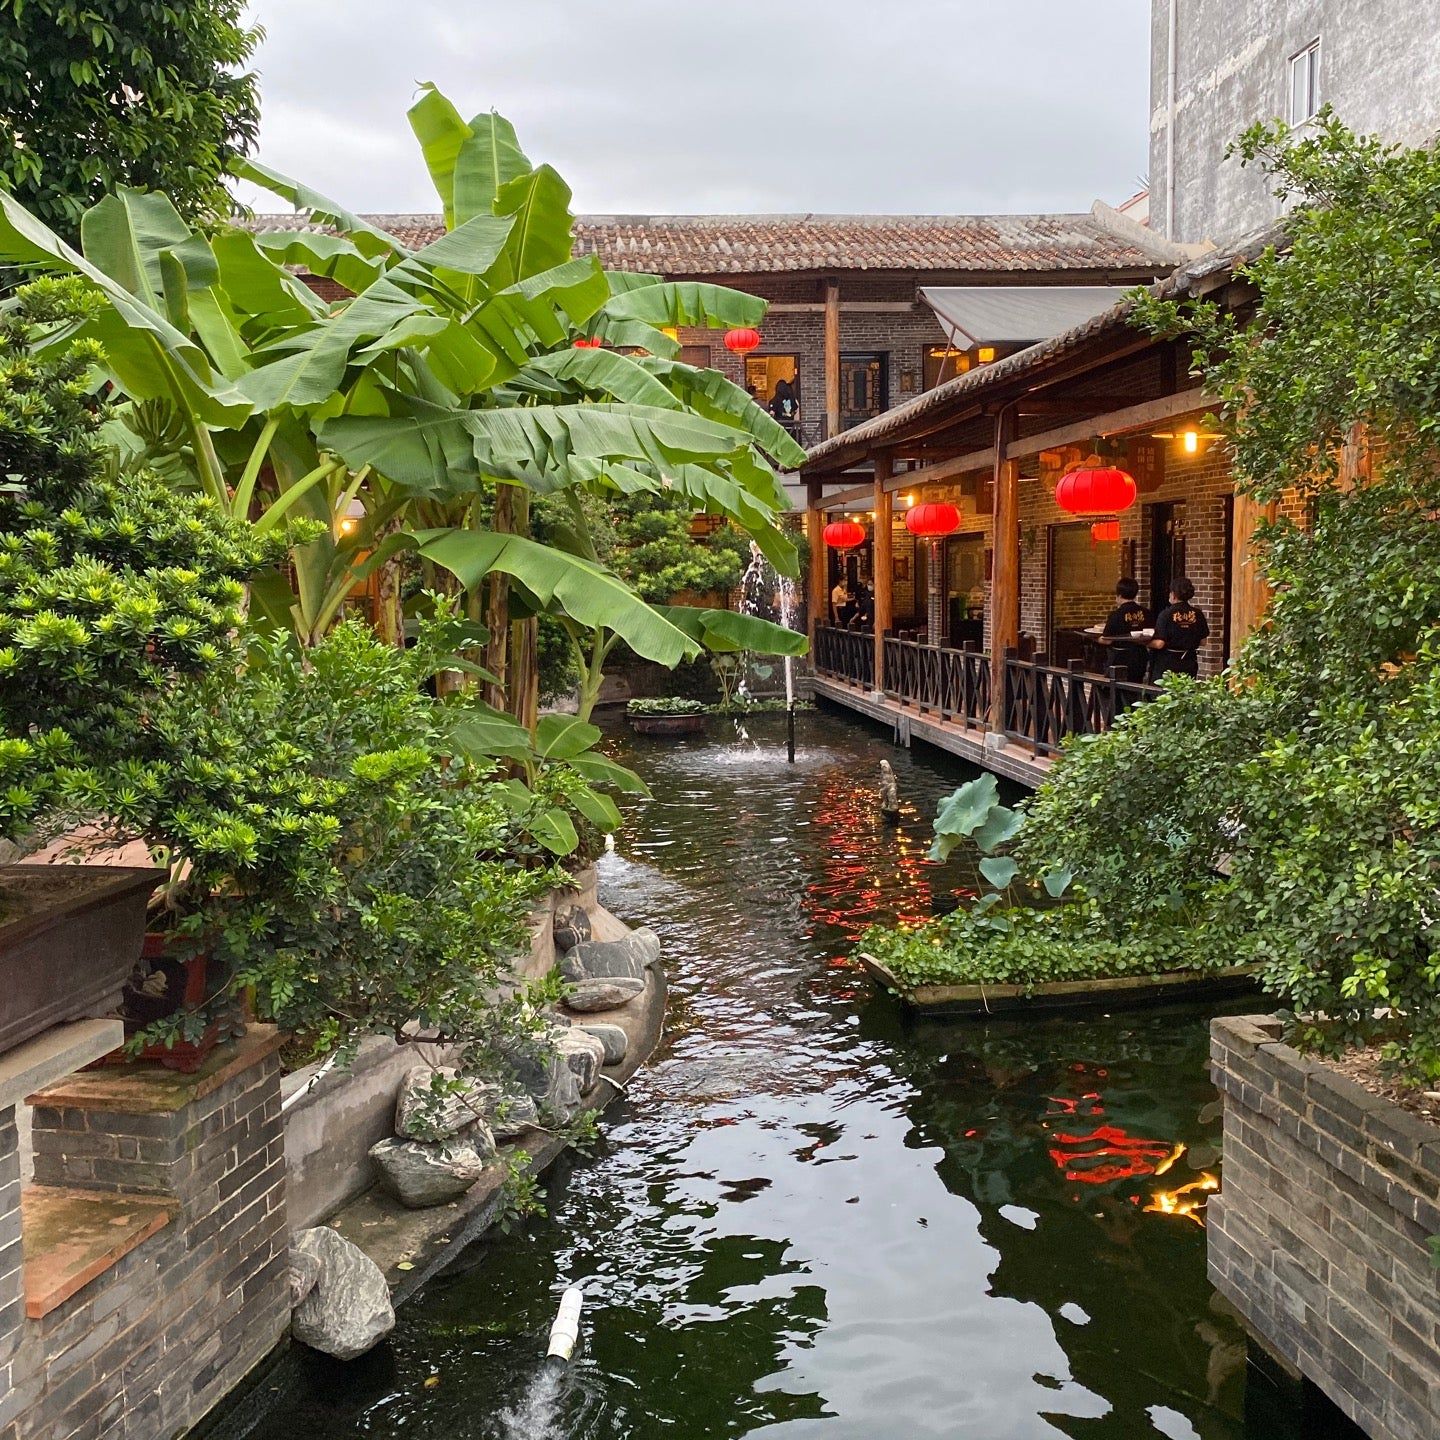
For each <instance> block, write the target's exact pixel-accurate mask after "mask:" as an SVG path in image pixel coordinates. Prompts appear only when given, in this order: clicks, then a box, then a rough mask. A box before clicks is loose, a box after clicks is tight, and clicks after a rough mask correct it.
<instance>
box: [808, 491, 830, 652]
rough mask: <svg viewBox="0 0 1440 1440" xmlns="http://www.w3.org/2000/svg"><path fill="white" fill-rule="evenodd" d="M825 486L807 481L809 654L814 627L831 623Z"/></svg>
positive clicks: (813, 643)
mask: <svg viewBox="0 0 1440 1440" xmlns="http://www.w3.org/2000/svg"><path fill="white" fill-rule="evenodd" d="M824 494H825V486H824V484H823V483H822V482H821V481H819V480H807V481H806V482H805V540H806V543H807V544H808V546H809V548H810V585H809V593H808V595H807V596H806V600H805V610H806V617H807V623H806V627H805V628H806V632H807V633H808V634H809V636H810V653H811V656H812V658H813V656H814V653H815V627H816V626H817V625H828V624H829V623H830V557H829V555H827V554H826V552H825V540H824V533H823V532H824V529H825V511H824V510H823V509H821V506H822V505H823V503H824Z"/></svg>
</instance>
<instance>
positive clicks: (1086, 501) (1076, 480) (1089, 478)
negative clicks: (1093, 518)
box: [1055, 465, 1140, 515]
mask: <svg viewBox="0 0 1440 1440" xmlns="http://www.w3.org/2000/svg"><path fill="white" fill-rule="evenodd" d="M1139 493H1140V492H1139V490H1138V489H1137V488H1136V485H1135V481H1134V479H1133V478H1132V477H1131V476H1129V475H1127V474H1126V473H1125V472H1124V471H1123V470H1116V469H1115V468H1114V467H1113V466H1109V465H1102V466H1099V467H1097V468H1096V469H1093V470H1071V471H1069V472H1068V473H1067V474H1064V475H1062V476H1061V477H1060V483H1059V484H1058V485H1057V486H1056V487H1055V503H1056V504H1057V505H1058V506H1059V507H1060V508H1061V509H1062V510H1068V511H1069V512H1070V513H1071V514H1072V515H1107V514H1108V515H1114V514H1117V513H1118V512H1119V511H1121V510H1128V509H1129V508H1130V507H1131V506H1132V505H1133V504H1134V503H1135V497H1136V495H1138V494H1139Z"/></svg>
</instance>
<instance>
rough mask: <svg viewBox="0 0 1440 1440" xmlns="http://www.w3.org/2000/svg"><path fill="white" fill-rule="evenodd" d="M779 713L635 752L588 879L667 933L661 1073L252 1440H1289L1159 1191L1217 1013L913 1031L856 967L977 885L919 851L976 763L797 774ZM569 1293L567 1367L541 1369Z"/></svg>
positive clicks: (826, 747)
mask: <svg viewBox="0 0 1440 1440" xmlns="http://www.w3.org/2000/svg"><path fill="white" fill-rule="evenodd" d="M782 723H783V721H782V719H781V717H764V718H763V719H762V720H756V721H753V722H750V725H749V729H750V735H749V737H748V738H747V737H745V736H741V735H737V734H736V731H735V727H734V726H732V725H730V724H728V723H726V724H725V725H723V726H722V725H721V724H720V722H715V730H714V733H713V734H712V736H711V738H710V739H709V740H707V741H704V742H701V741H695V742H680V743H677V742H674V741H651V742H645V741H640V740H636V741H632V740H630V739H629V737H628V736H625V737H622V738H621V739H620V740H619V745H620V748H621V750H622V751H623V752H624V754H623V756H622V758H625V759H626V760H628V761H629V763H632V764H634V765H635V766H636V768H638V769H639V770H641V771H642V772H643V773H644V775H645V776H646V778H647V779H648V780H649V782H650V784H651V786H652V788H653V790H654V792H655V798H654V800H653V801H651V802H649V803H648V804H646V805H644V806H643V807H641V808H640V809H639V811H638V812H637V813H636V814H635V816H634V817H633V821H632V824H631V825H630V826H629V827H628V829H627V830H626V832H625V834H624V836H623V838H622V840H621V842H620V846H619V853H617V854H614V855H610V856H607V857H606V858H605V860H604V861H603V862H602V865H601V895H602V899H603V900H604V901H605V903H606V904H608V905H609V906H610V908H611V909H613V910H615V911H616V912H617V913H619V914H620V915H622V916H623V917H625V918H626V919H629V920H631V921H632V922H634V923H649V924H651V925H653V926H654V927H655V929H657V930H658V931H659V932H660V934H661V936H662V937H663V939H664V942H665V953H666V962H667V967H668V970H669V973H670V976H671V981H672V987H673V990H672V1005H671V1015H670V1026H669V1031H668V1034H667V1038H666V1040H665V1042H664V1044H663V1046H662V1048H661V1050H660V1052H659V1053H658V1055H657V1056H656V1059H655V1063H654V1064H653V1065H652V1066H650V1067H649V1068H648V1069H646V1070H645V1071H643V1072H642V1073H641V1074H640V1075H639V1076H637V1077H636V1079H635V1081H634V1082H633V1083H632V1085H631V1088H630V1092H629V1095H628V1096H627V1097H626V1098H625V1099H624V1100H623V1101H622V1102H621V1103H620V1104H618V1105H617V1106H615V1107H614V1108H613V1109H612V1110H611V1111H610V1112H609V1113H608V1115H607V1119H606V1122H605V1125H604V1135H603V1139H602V1142H601V1144H600V1147H599V1149H598V1150H597V1152H596V1153H595V1154H594V1156H593V1157H591V1158H588V1159H577V1160H574V1161H570V1162H567V1163H565V1164H563V1165H562V1166H561V1167H560V1168H559V1169H558V1171H557V1172H556V1173H554V1175H553V1177H552V1179H551V1182H550V1184H549V1187H548V1194H549V1204H550V1213H549V1215H548V1217H547V1218H545V1219H543V1220H539V1221H536V1222H532V1223H531V1224H530V1226H529V1227H528V1233H527V1234H526V1235H525V1236H523V1237H518V1238H510V1239H499V1240H496V1241H494V1242H490V1243H484V1244H482V1245H480V1246H477V1247H476V1249H475V1250H474V1251H473V1252H472V1254H471V1256H470V1257H468V1262H467V1266H466V1267H465V1269H464V1270H463V1272H461V1273H457V1274H452V1275H449V1276H446V1277H442V1278H440V1279H437V1280H435V1281H433V1282H432V1283H431V1284H430V1285H429V1287H428V1288H427V1289H426V1291H425V1292H424V1294H423V1295H422V1296H421V1298H419V1299H418V1300H417V1301H415V1302H414V1303H413V1304H411V1305H410V1306H408V1307H407V1308H406V1309H404V1310H403V1311H402V1312H401V1315H400V1321H399V1326H398V1328H397V1330H396V1332H395V1335H394V1337H393V1340H392V1341H391V1343H390V1344H389V1345H388V1346H387V1347H386V1348H385V1349H384V1350H383V1351H381V1352H379V1353H378V1354H376V1355H374V1356H371V1357H369V1358H367V1360H366V1361H364V1362H362V1363H361V1364H359V1365H357V1366H352V1367H350V1368H348V1369H346V1370H343V1371H342V1370H340V1369H339V1368H338V1367H326V1366H321V1365H312V1366H309V1367H308V1368H305V1369H304V1371H303V1373H302V1375H301V1377H300V1379H299V1381H298V1383H297V1384H296V1385H294V1386H293V1387H291V1389H290V1391H289V1393H286V1394H283V1395H280V1396H277V1397H276V1398H277V1403H276V1406H275V1409H274V1410H273V1412H272V1414H271V1416H270V1417H269V1418H268V1419H267V1421H266V1422H265V1423H264V1424H263V1425H262V1426H261V1428H260V1430H259V1431H257V1432H256V1434H257V1435H258V1436H259V1437H262V1440H279V1437H281V1436H284V1437H287V1440H288V1437H293V1436H295V1435H297V1434H304V1435H306V1436H308V1437H311V1440H331V1437H339V1436H375V1437H386V1440H399V1437H409V1436H423V1437H425V1440H472V1437H473V1440H480V1437H487V1440H488V1437H531V1440H541V1437H545V1440H550V1437H556V1440H558V1437H595V1440H601V1437H603V1440H622V1437H623V1440H660V1437H680V1440H705V1437H719V1436H742V1435H752V1434H755V1433H757V1432H761V1431H763V1432H764V1433H765V1434H766V1436H767V1437H768V1436H775V1437H777V1440H778V1437H780V1436H784V1437H786V1440H790V1437H801V1436H811V1435H816V1436H823V1437H824V1440H885V1437H931V1436H934V1437H942V1436H943V1437H966V1440H1039V1437H1055V1436H1072V1437H1086V1440H1138V1437H1147V1436H1161V1437H1168V1440H1194V1437H1203V1440H1240V1437H1242V1436H1248V1437H1249V1440H1259V1437H1260V1436H1261V1435H1264V1436H1267V1437H1268V1436H1270V1435H1273V1434H1274V1433H1276V1432H1274V1431H1273V1430H1271V1429H1270V1428H1269V1427H1268V1426H1267V1427H1266V1428H1265V1429H1264V1430H1257V1429H1254V1428H1252V1429H1251V1430H1250V1431H1248V1432H1247V1430H1246V1428H1245V1426H1244V1424H1243V1423H1242V1420H1241V1414H1242V1409H1243V1405H1244V1387H1245V1373H1244V1372H1245V1365H1244V1348H1243V1337H1242V1333H1241V1331H1240V1329H1239V1327H1238V1324H1237V1323H1236V1322H1235V1321H1234V1320H1233V1319H1232V1318H1231V1317H1230V1316H1229V1315H1228V1314H1227V1312H1226V1311H1225V1309H1224V1307H1223V1306H1222V1305H1221V1304H1220V1302H1219V1301H1218V1300H1217V1299H1216V1297H1215V1296H1214V1294H1213V1292H1212V1291H1211V1290H1210V1288H1209V1286H1208V1285H1207V1283H1206V1280H1205V1232H1204V1230H1203V1228H1202V1226H1201V1224H1200V1223H1199V1222H1198V1221H1197V1220H1196V1219H1192V1218H1184V1217H1181V1216H1176V1215H1173V1214H1169V1215H1167V1214H1162V1213H1153V1212H1147V1210H1146V1208H1145V1207H1146V1206H1147V1205H1149V1204H1153V1203H1155V1201H1154V1197H1155V1196H1156V1194H1157V1192H1161V1191H1173V1190H1175V1189H1176V1188H1178V1187H1179V1186H1182V1185H1185V1184H1188V1183H1190V1182H1192V1181H1195V1180H1197V1179H1199V1177H1200V1175H1201V1173H1202V1172H1207V1171H1208V1172H1209V1173H1212V1174H1218V1173H1219V1166H1218V1161H1217V1157H1216V1154H1215V1146H1216V1142H1217V1140H1218V1137H1219V1117H1218V1108H1219V1107H1218V1105H1217V1104H1216V1097H1215V1092H1214V1091H1213V1089H1212V1088H1211V1086H1210V1084H1209V1082H1208V1080H1207V1078H1206V1069H1205V1065H1206V1049H1207V1036H1206V1019H1207V1014H1206V1013H1205V1012H1201V1011H1198V1010H1195V1009H1185V1010H1171V1011H1164V1012H1138V1013H1131V1014H1126V1015H1116V1016H1112V1017H1103V1016H1087V1017H1085V1018H1083V1019H1082V1018H1071V1019H1059V1020H1047V1021H1043V1022H1038V1023H1037V1022H1024V1023H1017V1022H1011V1023H1003V1024H1002V1023H990V1024H988V1025H976V1024H959V1023H952V1024H941V1023H934V1022H930V1023H923V1024H919V1025H915V1024H907V1023H905V1022H904V1021H903V1019H902V1017H901V1016H900V1014H899V1013H898V1011H897V1008H896V1007H895V1005H894V1004H893V1003H892V1002H891V1001H890V1000H889V999H888V998H886V997H884V996H881V995H877V994H876V993H874V992H873V991H872V989H871V988H870V987H869V985H868V983H867V982H866V980H865V979H864V977H863V976H862V975H860V974H858V973H857V972H856V971H855V970H854V969H853V968H851V967H850V965H849V963H848V962H847V961H846V960H845V959H844V958H843V956H844V953H845V951H846V950H847V948H848V945H849V942H850V940H851V938H852V937H853V936H854V935H855V934H856V933H857V931H858V930H859V929H860V928H861V927H862V926H863V925H864V924H865V923H866V922H867V921H868V920H870V919H872V918H875V917H891V916H896V915H900V916H907V915H908V916H918V915H924V914H928V913H930V912H931V911H932V910H933V909H934V908H936V907H940V906H950V905H953V904H955V903H956V901H957V899H959V898H962V897H963V894H964V892H965V879H966V877H965V875H964V873H963V872H962V871H959V870H948V869H939V868H937V867H934V866H931V865H929V864H928V863H927V862H925V860H924V859H923V856H924V851H925V846H926V837H927V832H928V828H929V817H930V816H931V814H932V813H933V810H934V805H935V802H936V801H937V800H938V799H939V798H940V797H941V796H942V795H943V794H945V793H947V792H948V791H949V790H950V789H952V788H953V787H954V785H955V784H957V783H958V782H959V781H960V780H962V779H964V778H967V771H966V770H965V769H964V767H962V766H960V765H959V764H958V762H956V763H950V762H947V761H946V760H944V759H943V758H942V757H938V756H936V755H935V754H934V753H933V752H925V753H924V754H923V755H922V754H921V752H918V751H917V752H915V753H914V754H913V755H912V754H910V753H907V752H905V751H896V750H894V749H893V748H892V747H891V746H890V744H889V743H888V741H887V740H886V739H885V738H883V737H881V736H878V735H875V734H872V733H870V732H868V731H866V730H863V729H860V728H858V727H856V726H855V725H852V724H851V723H849V722H848V721H843V720H840V719H836V718H831V717H827V716H824V715H806V716H802V717H801V719H800V725H801V750H800V755H799V763H798V764H797V765H795V766H793V767H789V766H786V765H785V764H784V763H783V760H784V756H783V749H782V748H781V745H780V737H781V728H780V727H781V725H782ZM882 757H883V758H889V759H890V760H891V761H892V763H893V764H894V765H895V767H896V771H897V773H898V775H899V780H900V788H901V794H902V796H903V797H904V799H905V800H906V802H907V808H908V812H909V813H908V815H907V819H906V821H905V823H904V824H903V825H902V826H901V828H900V829H899V830H898V831H897V830H894V829H888V828H886V827H883V826H881V825H879V824H878V823H877V822H876V821H875V819H874V818H873V792H874V787H875V778H876V774H877V766H878V763H879V761H880V759H881V758H882ZM1181 1145H1183V1146H1185V1147H1186V1149H1185V1151H1184V1153H1183V1154H1180V1155H1179V1158H1178V1159H1174V1160H1173V1163H1171V1164H1170V1165H1169V1167H1168V1168H1166V1160H1167V1158H1168V1157H1172V1156H1174V1155H1175V1154H1176V1153H1177V1147H1178V1146H1181ZM1157 1170H1163V1171H1164V1173H1163V1174H1157V1173H1156V1172H1157ZM577 1283H578V1284H582V1285H583V1286H584V1288H585V1292H586V1309H585V1317H584V1334H585V1339H584V1353H583V1355H581V1356H580V1357H579V1358H578V1359H577V1361H576V1363H575V1365H574V1366H572V1368H571V1370H570V1371H569V1372H568V1374H567V1375H566V1376H565V1377H564V1378H563V1379H562V1380H558V1381H556V1380H546V1379H544V1378H543V1377H542V1376H541V1373H540V1367H539V1357H540V1356H541V1355H542V1354H543V1352H544V1346H545V1336H546V1332H547V1329H548V1326H549V1322H550V1320H551V1317H552V1315H553V1311H554V1307H555V1303H556V1299H557V1296H558V1292H559V1290H560V1289H561V1288H563V1287H564V1286H565V1285H567V1284H577Z"/></svg>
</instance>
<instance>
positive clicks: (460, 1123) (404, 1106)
mask: <svg viewBox="0 0 1440 1440" xmlns="http://www.w3.org/2000/svg"><path fill="white" fill-rule="evenodd" d="M437 1080H438V1082H439V1085H440V1088H439V1089H438V1090H437V1089H436V1088H435V1086H436V1082H437ZM499 1098H500V1089H499V1087H498V1086H495V1085H484V1084H481V1083H480V1082H479V1081H477V1080H471V1079H462V1078H461V1076H460V1072H459V1071H458V1070H455V1069H453V1068H452V1067H450V1066H449V1065H441V1066H439V1067H436V1066H432V1065H416V1066H415V1067H414V1068H413V1069H411V1070H408V1071H406V1073H405V1078H404V1079H403V1080H402V1081H401V1082H400V1093H399V1095H398V1096H397V1097H396V1100H395V1133H396V1134H397V1135H401V1136H403V1137H404V1138H405V1139H407V1140H448V1139H449V1138H450V1137H451V1136H452V1135H459V1134H460V1133H461V1132H462V1131H464V1130H467V1129H469V1127H470V1126H471V1125H473V1124H475V1122H476V1121H477V1120H482V1119H484V1118H485V1117H487V1116H488V1115H490V1114H491V1112H492V1111H493V1110H494V1108H495V1102H496V1101H497V1100H498V1099H499Z"/></svg>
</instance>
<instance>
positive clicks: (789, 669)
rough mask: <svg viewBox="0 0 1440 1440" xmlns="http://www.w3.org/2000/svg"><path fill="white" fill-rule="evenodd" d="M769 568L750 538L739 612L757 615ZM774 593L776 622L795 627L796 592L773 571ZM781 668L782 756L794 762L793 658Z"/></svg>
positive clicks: (763, 603)
mask: <svg viewBox="0 0 1440 1440" xmlns="http://www.w3.org/2000/svg"><path fill="white" fill-rule="evenodd" d="M768 573H774V572H772V567H771V565H770V562H769V561H768V560H767V559H766V558H765V556H764V554H763V552H762V551H761V549H760V547H759V546H758V545H757V544H756V543H755V542H754V541H753V540H752V541H751V542H750V564H749V565H748V566H747V567H746V570H745V575H744V577H743V578H742V579H741V581H740V613H741V614H742V615H759V614H760V612H761V608H762V606H766V608H768V605H767V597H766V595H765V591H766V589H767V588H768V587H767V586H766V584H765V581H766V576H767V574H768ZM775 578H776V580H777V582H778V583H777V585H776V591H775V593H776V597H777V600H778V604H779V610H780V623H781V624H782V625H783V626H784V627H785V628H786V629H787V630H793V629H794V628H795V612H796V599H797V594H796V590H795V582H794V581H793V580H790V579H787V578H786V577H785V576H784V575H780V574H778V573H776V577H775ZM783 663H784V670H785V758H786V760H788V761H789V762H790V764H792V765H793V764H794V763H795V659H794V657H793V656H791V655H786V656H785V657H784V660H783ZM740 689H741V693H742V694H744V693H745V683H744V681H743V680H742V681H741V684H740Z"/></svg>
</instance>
